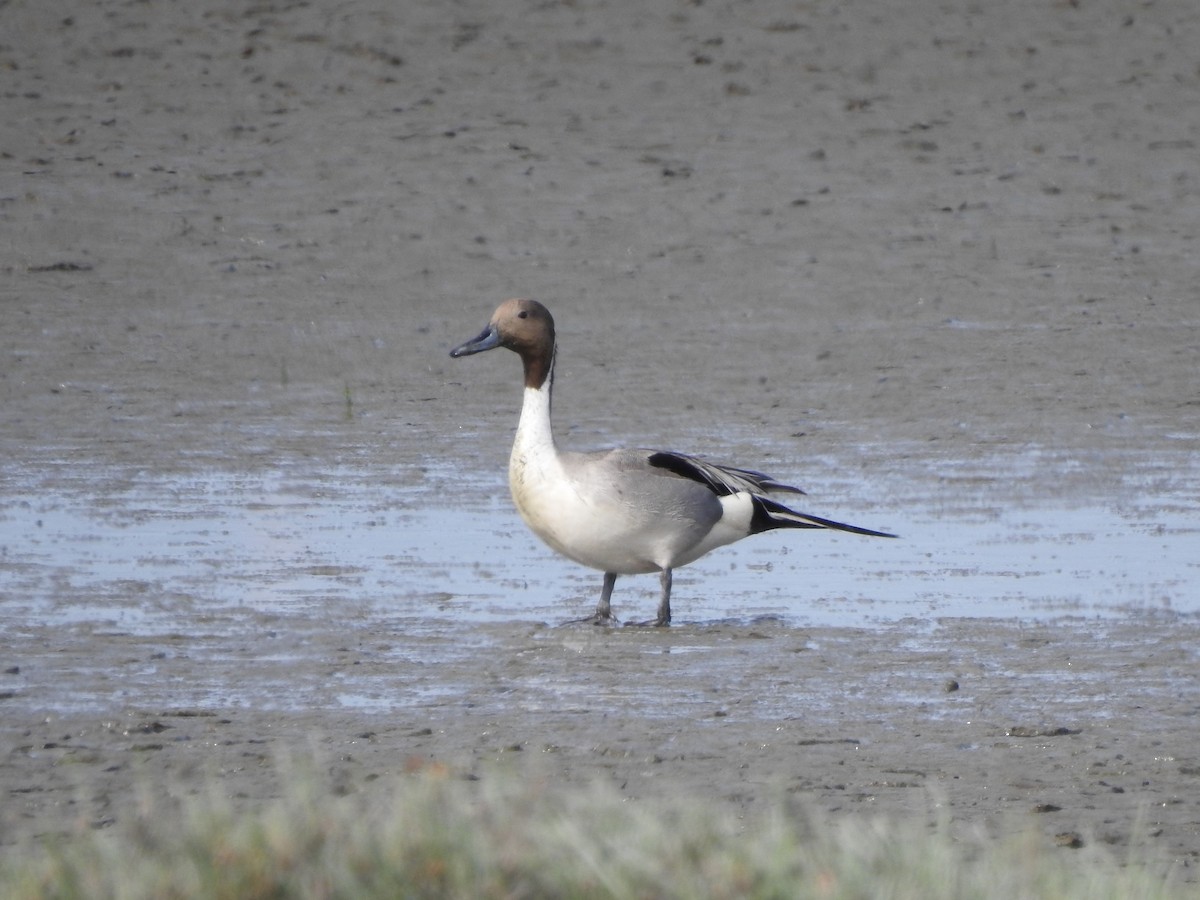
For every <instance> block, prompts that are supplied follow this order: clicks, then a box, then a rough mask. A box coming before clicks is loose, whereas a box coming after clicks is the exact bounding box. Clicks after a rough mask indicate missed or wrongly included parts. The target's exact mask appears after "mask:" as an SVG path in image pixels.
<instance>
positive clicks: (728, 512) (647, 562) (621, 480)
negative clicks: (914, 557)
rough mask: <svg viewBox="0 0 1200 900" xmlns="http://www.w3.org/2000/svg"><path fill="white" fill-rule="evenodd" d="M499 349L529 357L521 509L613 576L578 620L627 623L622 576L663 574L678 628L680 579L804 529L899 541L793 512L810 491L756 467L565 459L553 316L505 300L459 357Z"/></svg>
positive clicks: (517, 497) (544, 531) (665, 614)
mask: <svg viewBox="0 0 1200 900" xmlns="http://www.w3.org/2000/svg"><path fill="white" fill-rule="evenodd" d="M497 347H504V348H506V349H508V350H511V351H513V352H514V353H516V354H517V356H519V357H520V358H521V363H522V366H523V369H524V376H525V389H524V396H523V399H522V404H521V414H520V418H519V420H518V423H517V433H516V438H515V439H514V441H513V446H512V454H511V456H510V457H509V465H508V482H509V488H510V490H511V492H512V499H513V503H514V504H515V505H516V508H517V511H518V512H519V513H520V515H521V518H522V519H524V521H525V524H526V525H528V526H529V528H530V530H531V531H533V533H534V534H535V535H537V536H538V537H539V538H540V539H541V540H542V541H543V542H544V543H545V544H546V545H547V546H549V547H550V548H551V549H553V550H555V551H557V552H558V553H560V554H562V555H563V556H565V557H567V559H570V560H573V561H574V562H576V563H579V564H580V565H583V566H587V567H589V568H592V569H597V570H599V571H600V572H603V573H604V581H603V585H602V587H601V590H600V600H599V602H598V603H597V605H596V610H595V612H594V613H593V614H592V615H591V616H589V617H587V618H585V619H580V620H578V621H580V622H590V623H593V624H596V625H617V624H620V623H619V620H617V619H616V617H615V616H614V615H613V612H612V593H613V588H614V587H615V585H616V582H617V577H618V576H619V575H642V574H651V573H655V572H657V573H658V576H659V586H660V592H659V602H658V612H657V615H656V617H655V619H654V621H653V624H654V625H656V626H660V627H661V626H667V625H670V623H671V580H672V573H673V571H674V570H675V569H677V568H679V567H680V566H686V565H687V564H688V563H692V562H695V561H696V560H698V559H700V558H701V557H702V556H704V555H706V554H708V553H710V552H711V551H713V550H716V549H717V548H718V547H723V546H725V545H727V544H732V543H733V542H734V541H739V540H741V539H742V538H745V537H749V536H750V535H754V534H761V533H762V532H765V531H773V530H775V529H780V528H804V529H830V530H833V531H843V532H849V533H851V534H858V535H866V536H869V537H878V538H894V537H896V535H894V534H889V533H887V532H883V531H875V530H873V529H870V528H862V527H860V526H858V525H848V524H846V523H844V522H835V521H833V520H832V519H825V518H821V517H819V516H814V515H811V514H809V513H805V512H799V511H797V510H795V509H792V508H790V507H788V506H785V505H784V504H783V503H781V502H779V501H778V500H776V499H775V498H774V497H772V496H771V495H772V494H793V495H802V494H804V491H802V490H801V489H800V488H798V487H793V486H792V485H789V484H785V483H783V482H780V481H777V480H776V479H775V478H773V477H771V476H769V475H766V474H764V473H762V472H758V471H755V470H753V469H743V468H738V467H734V466H728V465H719V464H716V463H713V462H709V461H708V460H707V459H704V458H702V457H700V456H694V455H691V454H687V453H678V452H674V451H670V450H651V449H643V448H620V449H611V450H598V451H592V452H577V451H571V450H561V449H559V447H558V444H557V442H556V441H555V439H554V432H553V429H552V427H551V418H550V395H551V390H552V388H553V385H554V361H555V356H556V353H557V344H556V338H555V330H554V318H553V316H551V315H550V310H548V309H547V308H546V307H545V306H544V305H543V304H542V303H540V302H538V301H537V300H531V299H526V298H515V299H512V300H505V301H504V302H503V303H501V304H500V306H499V307H498V308H497V309H496V311H495V313H493V315H492V318H491V320H490V321H489V322H488V325H487V327H486V328H484V329H483V331H482V332H480V333H479V334H478V335H477V336H476V337H474V338H472V339H471V340H469V341H466V342H465V343H463V344H459V345H458V346H457V347H454V348H453V349H452V350H451V351H450V356H451V357H453V358H455V359H459V358H461V357H464V356H472V355H474V354H476V353H483V352H485V351H487V350H493V349H495V348H497ZM645 624H650V623H645Z"/></svg>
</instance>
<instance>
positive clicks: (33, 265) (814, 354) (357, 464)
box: [0, 0, 1200, 880]
mask: <svg viewBox="0 0 1200 900" xmlns="http://www.w3.org/2000/svg"><path fill="white" fill-rule="evenodd" d="M78 6H79V8H78V9H76V10H73V11H72V14H71V15H70V16H63V15H60V14H59V13H58V12H56V11H55V10H54V9H52V8H51V7H49V6H47V5H46V4H38V3H18V4H10V5H9V6H7V7H5V9H4V16H5V28H6V34H7V35H8V36H7V37H6V38H5V39H4V40H3V41H2V42H0V67H2V71H3V72H4V75H5V87H4V90H3V91H0V110H2V111H3V116H0V121H3V122H4V123H7V124H6V125H5V126H4V128H3V131H2V133H0V168H2V170H3V174H4V187H3V189H2V190H0V225H2V226H3V229H4V233H5V237H6V239H7V240H8V241H9V244H8V248H9V253H8V256H7V257H6V258H5V259H4V260H3V261H2V262H0V304H2V306H0V316H2V320H3V327H2V328H0V417H2V421H0V426H2V427H0V460H3V461H4V462H3V463H2V464H0V525H2V526H3V528H4V537H3V547H2V548H0V638H2V644H0V800H2V801H3V802H0V829H2V832H0V848H3V850H4V852H15V851H17V849H18V848H19V847H20V846H21V845H22V844H23V842H24V841H26V840H29V839H34V838H39V837H45V836H50V835H60V834H63V833H72V832H74V831H77V830H81V829H82V830H90V829H95V828H105V827H108V826H111V825H113V824H115V823H120V822H127V821H128V820H129V819H130V817H131V816H133V815H135V814H136V811H137V809H138V803H139V802H140V799H142V798H148V802H152V803H153V804H162V806H161V807H158V808H160V809H164V810H169V809H170V808H171V806H172V804H173V803H174V802H176V800H178V799H179V798H182V797H186V796H189V795H202V794H204V793H205V792H208V791H212V792H215V793H218V794H220V795H221V796H222V797H224V798H227V799H228V800H229V801H230V802H232V803H235V804H238V805H240V806H241V807H242V808H244V809H246V810H247V811H250V810H254V809H258V808H260V807H261V806H262V805H263V804H264V803H267V802H269V801H270V800H271V798H273V797H276V796H278V795H279V794H280V793H281V791H282V788H283V785H284V784H285V783H286V782H287V779H288V778H289V777H290V775H291V768H290V766H291V764H292V761H294V760H296V759H297V758H299V759H300V761H301V762H302V763H303V762H304V761H305V760H310V759H315V760H316V761H317V764H318V766H319V771H321V772H322V773H324V775H323V777H325V778H326V779H327V784H326V785H325V787H326V788H327V789H328V790H329V791H330V792H335V793H341V794H345V793H353V792H356V791H365V790H369V789H370V785H372V784H375V783H377V781H378V779H379V778H381V777H388V776H391V775H403V774H404V772H406V771H411V770H414V769H421V768H423V767H427V766H431V765H435V766H444V767H446V769H447V771H450V772H453V773H457V774H459V775H462V776H463V777H468V778H469V777H477V778H481V779H485V778H488V777H490V773H491V772H493V771H495V768H494V767H496V766H499V767H501V768H505V769H510V768H514V767H515V768H517V769H518V770H519V771H521V772H524V773H526V774H527V776H528V777H530V778H552V779H555V780H559V781H562V782H565V783H567V784H581V785H582V784H586V783H588V782H589V781H591V780H592V779H595V778H601V779H604V780H607V781H610V782H611V783H612V784H613V785H614V786H616V787H617V788H618V789H619V790H621V791H622V792H624V794H625V795H626V796H628V797H629V798H630V801H631V802H639V803H646V804H653V803H655V801H656V799H658V798H665V797H669V796H674V795H677V794H679V793H684V792H686V793H688V794H689V795H693V796H698V797H704V798H711V799H712V801H713V802H715V803H721V804H729V805H732V806H733V807H735V808H737V809H739V810H744V811H745V813H746V815H748V816H750V815H755V814H757V813H758V812H760V811H763V810H765V809H767V808H769V807H771V805H772V804H776V803H779V802H788V803H793V802H794V803H797V804H801V805H804V804H811V805H812V806H813V807H815V808H817V809H819V810H823V811H827V812H829V813H832V814H834V815H849V814H856V815H857V814H863V815H889V816H897V817H904V818H906V819H910V818H911V819H914V820H918V819H919V820H920V821H921V822H924V823H926V824H929V825H932V823H935V822H938V821H942V820H947V819H948V822H949V827H951V828H964V829H971V828H976V827H979V828H985V829H987V830H989V831H991V832H993V833H996V834H1005V833H1011V832H1013V831H1019V830H1022V829H1026V828H1035V829H1037V830H1038V831H1039V832H1040V833H1041V834H1042V835H1043V837H1044V843H1045V846H1046V847H1047V848H1049V850H1050V852H1055V853H1063V854H1070V853H1072V852H1073V849H1074V848H1077V847H1078V846H1079V845H1080V844H1085V845H1086V844H1097V843H1099V844H1103V845H1106V846H1109V847H1111V848H1112V849H1113V851H1114V854H1115V855H1116V856H1117V857H1118V858H1123V857H1124V856H1125V855H1126V854H1127V855H1128V858H1130V859H1133V860H1152V861H1162V862H1167V863H1173V864H1175V865H1176V866H1177V867H1178V869H1179V872H1180V873H1181V875H1182V877H1184V878H1185V879H1188V880H1195V875H1194V873H1195V866H1196V865H1197V860H1196V854H1197V849H1198V848H1200V799H1197V798H1200V775H1198V774H1197V772H1198V767H1200V762H1198V760H1197V749H1196V740H1195V737H1196V734H1197V726H1198V724H1200V720H1198V716H1200V688H1198V686H1197V676H1196V672H1197V671H1198V668H1200V665H1198V659H1197V652H1198V650H1197V648H1198V647H1200V640H1198V635H1197V628H1198V622H1197V619H1196V613H1197V611H1198V609H1200V607H1198V606H1197V602H1198V601H1197V592H1196V587H1195V585H1196V584H1197V582H1198V578H1197V567H1196V562H1195V553H1194V547H1195V545H1196V535H1197V529H1198V528H1200V525H1198V521H1200V519H1198V516H1197V509H1198V508H1200V495H1198V494H1197V491H1196V482H1195V477H1194V473H1195V471H1196V466H1197V460H1200V405H1197V401H1196V371H1197V367H1198V364H1200V316H1198V314H1197V304H1196V294H1195V244H1196V239H1197V234H1196V221H1197V216H1196V208H1197V196H1198V195H1197V188H1196V181H1195V171H1194V170H1195V152H1196V143H1197V140H1198V138H1197V135H1196V134H1195V129H1194V126H1193V125H1192V124H1191V123H1190V121H1189V120H1188V119H1187V117H1186V116H1179V115H1178V114H1177V111H1178V110H1180V109H1187V108H1188V104H1189V103H1191V102H1192V101H1194V97H1195V92H1196V90H1197V88H1198V87H1200V73H1197V71H1196V66H1195V59H1194V55H1195V54H1194V48H1195V47H1196V46H1198V45H1200V16H1198V15H1197V13H1196V11H1195V10H1193V9H1192V8H1191V7H1189V6H1188V5H1186V4H1174V5H1171V4H1150V5H1142V6H1139V7H1138V8H1136V9H1133V10H1131V9H1130V8H1128V5H1127V4H1122V3H1119V2H1116V0H1111V2H1109V0H1101V2H1094V3H1092V2H1089V3H1082V4H1078V5H1074V4H1070V3H1063V4H1053V3H1042V2H1028V3H1025V4H1024V5H1023V6H1022V7H1021V9H1020V10H1019V11H1018V12H1017V13H1014V11H1013V9H1012V8H1010V7H1009V6H1008V5H1005V4H993V5H991V6H988V5H980V6H976V7H972V8H970V9H966V8H964V9H963V10H948V9H947V8H946V6H945V4H942V3H936V2H916V3H906V4H892V5H879V6H877V8H875V7H873V8H872V9H871V10H870V11H869V14H867V13H866V12H864V11H865V10H866V7H865V6H864V7H862V8H861V9H860V8H858V7H855V6H853V5H846V4H825V5H820V4H807V5H805V6H804V7H797V6H796V4H794V3H790V2H787V3H785V2H779V3H770V2H764V3H760V4H755V5H754V8H753V10H748V9H742V8H740V7H739V8H738V9H736V10H733V9H730V8H728V7H726V6H725V5H724V4H722V3H718V2H709V3H704V4H701V5H690V6H687V7H686V8H685V7H683V6H680V7H677V8H676V7H672V8H668V7H662V8H661V9H660V10H656V11H647V12H646V13H645V14H644V15H642V16H640V17H639V16H631V15H629V14H628V12H627V10H626V9H625V8H624V7H622V6H620V5H619V4H610V5H608V6H604V5H594V6H593V5H589V4H586V3H563V4H557V5H556V4H541V3H535V4H524V3H517V2H488V3H483V2H478V3H470V2H468V3H463V4H458V5H456V6H455V7H454V8H453V9H447V8H446V7H444V6H443V5H440V4H428V5H419V4H403V5H397V4H392V3H379V4H375V3H371V2H363V3H356V4H351V5H349V6H346V7H338V8H337V9H336V10H334V11H329V10H327V9H325V8H323V7H319V6H315V5H304V4H293V5H285V6H273V5H265V6H264V5H255V6H251V7H246V6H244V5H238V4H232V3H230V4H222V3H219V2H216V3H205V4H175V5H165V4H158V3H154V2H151V3H144V4H133V5H130V4H120V3H115V2H107V0H105V2H96V3H91V4H86V5H78ZM513 295H530V296H534V297H537V298H539V299H542V300H544V301H545V302H546V303H547V304H548V305H550V306H551V308H552V309H553V311H554V313H555V316H556V320H557V321H558V323H559V330H560V341H561V346H562V352H561V354H560V358H559V361H558V364H557V369H556V371H557V373H558V375H559V379H560V381H559V384H558V387H556V397H555V402H556V415H557V416H558V417H559V418H558V422H559V426H560V429H561V436H562V437H563V439H564V443H565V444H567V445H568V446H571V447H576V448H579V449H586V448H589V447H599V446H608V445H612V444H615V443H627V442H629V443H637V444H639V445H645V446H662V447H669V448H672V449H678V450H681V451H685V452H689V451H691V452H704V453H708V454H711V455H712V457H713V458H714V459H717V460H720V461H725V460H727V461H729V462H734V463H740V464H743V465H747V466H750V467H760V468H764V469H768V470H770V471H771V472H772V474H778V475H779V476H781V477H783V478H785V480H788V481H794V482H796V483H798V484H800V485H801V486H802V487H805V488H806V489H808V490H810V495H811V497H812V501H813V502H812V505H811V510H812V511H813V512H815V513H817V514H825V515H830V516H833V517H835V518H842V517H845V519H847V520H851V521H861V522H863V523H864V524H868V525H874V526H877V527H879V528H883V529H887V530H892V531H896V532H898V533H900V534H901V535H902V537H903V538H904V540H903V541H902V542H894V543H896V545H897V546H896V547H895V548H892V549H890V550H888V551H886V552H887V553H890V554H893V555H890V556H887V557H884V556H880V555H878V554H881V553H883V552H885V551H882V550H877V549H876V548H874V547H871V546H869V545H856V546H851V545H846V544H836V545H833V544H829V545H826V544H818V545H813V547H812V549H807V548H806V549H804V550H803V551H791V552H790V553H789V551H788V548H787V546H786V545H783V544H770V543H760V544H754V545H751V544H749V543H747V545H746V547H747V549H746V550H745V551H742V550H734V549H732V548H731V549H730V552H729V555H721V556H714V557H712V558H711V560H706V561H703V562H701V563H698V564H696V565H695V566H693V567H688V568H686V569H684V570H681V572H680V573H679V574H678V575H677V582H676V583H677V590H678V596H679V602H678V617H679V619H680V620H681V621H680V622H679V623H678V624H677V625H676V626H674V627H672V628H671V629H670V630H667V631H655V630H637V629H614V630H611V631H605V630H593V629H588V628H559V627H557V623H558V622H561V621H563V620H565V619H567V618H570V617H571V616H573V615H582V614H584V613H586V612H587V611H588V610H589V609H590V604H592V603H594V598H595V594H594V592H595V589H596V579H595V577H594V575H593V574H592V573H577V572H572V571H568V570H567V569H566V568H565V567H562V566H561V565H560V564H559V563H556V562H555V561H554V560H553V558H552V556H551V555H550V554H549V553H548V552H547V551H544V550H543V549H542V548H538V547H537V546H536V545H535V543H534V542H533V540H532V538H530V537H529V536H528V535H527V534H526V533H525V532H524V530H523V528H522V526H521V525H520V523H519V521H518V520H516V518H515V516H513V515H512V513H511V509H509V507H508V506H507V503H506V500H505V497H504V492H505V488H504V484H503V472H504V464H505V457H506V453H507V446H508V442H509V440H510V438H511V429H512V427H513V425H514V423H515V414H516V409H517V404H518V403H519V376H518V373H517V370H516V368H515V362H514V361H512V360H504V361H501V360H493V361H484V360H481V361H478V362H479V365H475V366H472V367H470V368H469V369H467V368H463V365H464V364H461V363H455V362H454V361H452V360H449V359H448V358H447V357H446V351H447V350H448V349H449V347H451V346H453V345H454V344H455V343H457V342H460V341H461V340H463V339H464V338H466V337H469V336H470V335H471V334H474V333H477V331H478V329H479V328H480V327H481V326H482V324H483V321H484V319H485V318H486V316H487V315H488V314H489V313H490V311H491V310H492V309H493V308H494V306H495V304H496V302H497V301H498V300H500V299H502V298H503V297H505V296H513ZM614 398H615V399H614ZM445 497H450V498H453V503H452V504H443V503H441V501H440V500H431V499H430V498H445ZM427 506H429V507H432V508H434V509H436V510H438V511H439V512H440V514H441V515H442V520H441V524H440V525H439V526H438V528H437V529H432V528H430V527H429V524H430V521H431V520H430V519H429V518H428V517H424V518H423V517H422V515H418V513H417V511H418V510H420V509H422V508H424V507H427ZM501 510H503V513H501V512H500V511H501ZM1064 511H1065V512H1064ZM502 516H507V519H503V520H501V517H502ZM481 520H486V521H484V522H483V524H481ZM1134 537H1136V538H1137V540H1136V541H1135V540H1133V538H1134ZM952 538H953V539H954V540H955V541H957V543H954V542H953V541H951V539H952ZM1131 547H1132V548H1135V549H1134V550H1132V551H1131V549H1130V548H1131ZM1081 548H1083V550H1087V549H1088V548H1090V549H1091V551H1092V552H1090V553H1083V552H1080V550H1081ZM743 552H744V554H745V555H738V554H740V553H743ZM841 572H845V573H848V574H847V575H846V576H844V577H843V576H840V575H838V574H837V573H841ZM747 573H749V577H747V578H743V576H744V575H746V574H747ZM626 590H627V589H626V586H625V584H624V582H622V585H620V586H619V587H618V596H617V597H616V598H614V599H615V602H616V603H617V611H618V614H619V615H620V616H622V618H626V617H629V618H635V617H638V616H639V615H641V616H644V615H645V614H647V613H646V612H645V611H644V610H643V607H642V604H645V603H646V601H645V596H646V595H645V594H644V593H641V589H640V588H638V587H636V586H635V587H633V588H630V589H629V592H628V593H627V592H626ZM983 601H986V603H984V602H983ZM809 605H811V608H812V610H813V612H812V613H811V615H810V613H809V611H808V610H809ZM985 609H986V611H987V613H986V614H983V612H982V610H985ZM881 611H883V612H885V613H886V615H881V614H880V612H881ZM542 622H545V623H549V624H545V625H543V624H539V623H542Z"/></svg>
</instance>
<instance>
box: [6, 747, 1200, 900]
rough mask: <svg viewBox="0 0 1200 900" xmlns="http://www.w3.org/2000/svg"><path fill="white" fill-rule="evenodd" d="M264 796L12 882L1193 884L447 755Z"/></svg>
mask: <svg viewBox="0 0 1200 900" xmlns="http://www.w3.org/2000/svg"><path fill="white" fill-rule="evenodd" d="M291 784H292V792H291V795H290V796H288V797H286V798H284V799H282V800H280V801H278V802H277V803H276V804H274V805H272V806H271V807H270V808H268V809H265V810H263V811H258V812H255V813H253V814H247V813H241V814H238V813H235V812H234V811H233V809H232V808H231V807H229V806H228V805H227V804H225V803H223V802H220V801H215V800H211V799H208V800H197V799H193V800H190V801H187V802H185V803H184V807H183V810H182V812H176V811H172V812H171V813H169V814H166V813H163V812H161V811H159V812H157V813H156V812H155V811H154V810H153V808H152V807H153V805H154V804H153V803H150V802H144V803H143V804H142V815H141V816H140V817H139V818H137V820H136V821H133V822H126V823H122V824H119V825H117V826H115V827H113V828H110V829H107V830H104V831H90V832H86V833H83V834H80V835H77V836H73V837H70V838H63V839H61V840H57V841H54V842H52V843H49V844H47V845H44V846H41V847H37V848H34V850H33V852H27V853H22V854H19V855H18V854H13V853H10V854H8V855H7V856H6V857H5V861H4V862H3V863H2V864H0V896H2V897H5V898H28V900H32V898H88V900H92V898H110V897H111V898H129V900H135V898H174V897H179V898H185V897H186V898H190V897H205V898H231V900H232V898H236V900H254V898H285V897H286V898H292V897H295V898H355V900H361V898H389V900H392V898H407V897H438V898H441V897H458V898H483V900H487V898H542V897H545V898H563V897H621V898H624V897H638V898H642V897H646V898H660V897H661V898H672V897H679V898H698V897H730V898H733V897H738V898H741V897H750V898H767V897H772V898H773V897H778V898H809V897H811V898H914V900H916V898H920V900H937V898H946V900H950V898H953V900H965V898H997V900H999V898H1004V900H1012V898H1027V897H1028V898H1032V897H1054V898H1080V900H1085V898H1086V900H1101V898H1113V900H1117V898H1120V900H1130V898H1168V897H1171V898H1174V897H1183V896H1187V895H1194V894H1193V893H1192V892H1190V891H1187V890H1186V888H1187V886H1182V885H1178V884H1175V885H1174V886H1172V883H1171V881H1170V879H1169V878H1168V877H1166V875H1165V874H1164V873H1161V872H1160V873H1154V872H1152V871H1148V870H1145V869H1142V868H1140V867H1136V866H1128V867H1122V866H1120V865H1118V862H1117V861H1115V860H1112V859H1110V858H1108V857H1107V856H1105V855H1104V854H1103V852H1102V851H1099V850H1094V849H1091V848H1088V847H1084V848H1083V849H1079V850H1066V849H1062V848H1055V847H1052V846H1047V844H1046V839H1045V838H1044V837H1043V836H1041V835H1035V834H1033V833H1030V834H1029V835H1027V836H1025V837H1024V838H1021V839H1017V840H1013V841H1007V842H995V841H989V840H987V839H986V838H984V837H982V836H963V835H955V834H952V833H951V831H952V829H951V828H950V827H949V826H943V827H941V828H939V829H938V830H937V832H936V833H932V834H931V833H930V832H929V829H928V828H926V826H925V824H924V822H911V823H896V822H891V823H885V822H882V821H867V820H864V819H860V818H846V819H830V818H821V817H813V816H808V815H803V814H790V813H788V812H786V811H785V808H784V807H783V806H782V805H781V806H780V808H779V809H778V811H777V812H776V813H774V814H772V815H770V816H764V817H761V818H758V819H756V820H752V821H743V820H742V819H740V818H738V817H737V816H736V815H735V813H734V812H733V811H732V810H730V809H729V808H727V807H724V806H715V805H711V804H704V803H700V802H698V801H695V800H688V799H681V800H679V801H678V802H661V801H632V800H627V799H623V798H622V797H621V796H620V795H618V794H617V793H616V792H615V791H614V790H612V789H609V788H602V787H599V786H597V787H593V788H590V789H583V790H580V789H574V790H566V789H563V788H562V787H556V786H553V785H551V784H549V783H546V782H541V781H538V780H534V779H529V778H522V777H519V776H517V775H513V774H509V775H502V774H492V775H489V776H488V777H487V778H484V779H482V780H480V781H473V782H472V781H466V780H463V779H459V778H453V777H450V776H449V775H448V774H447V773H446V772H445V771H443V770H440V769H438V768H437V767H433V768H430V769H426V770H424V771H422V772H420V773H416V774H412V775H409V776H406V777H403V778H399V779H396V780H394V781H393V780H388V779H379V780H378V781H377V782H375V783H373V785H372V788H373V789H372V790H371V791H370V792H369V795H368V794H363V793H360V794H355V795H352V796H346V797H337V796H333V795H331V794H328V793H324V792H322V791H319V790H315V789H314V785H315V784H316V780H315V779H311V778H305V777H300V776H297V777H294V778H293V779H291Z"/></svg>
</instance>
